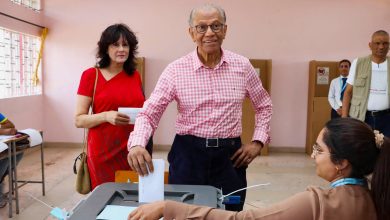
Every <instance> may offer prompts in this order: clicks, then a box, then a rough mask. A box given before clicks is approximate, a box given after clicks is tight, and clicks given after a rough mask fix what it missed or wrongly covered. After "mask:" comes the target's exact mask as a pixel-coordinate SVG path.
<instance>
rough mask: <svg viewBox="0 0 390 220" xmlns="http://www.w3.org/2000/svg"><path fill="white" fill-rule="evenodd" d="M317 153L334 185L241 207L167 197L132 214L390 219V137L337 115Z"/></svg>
mask: <svg viewBox="0 0 390 220" xmlns="http://www.w3.org/2000/svg"><path fill="white" fill-rule="evenodd" d="M312 158H313V159H314V160H315V163H316V165H317V166H316V172H317V175H318V176H319V177H321V178H323V179H325V180H327V181H329V182H330V187H329V188H328V189H321V188H319V187H308V188H307V190H306V191H304V192H301V193H298V194H296V195H294V196H292V197H290V198H288V199H286V200H284V201H282V202H280V203H278V204H275V205H271V206H269V207H268V208H261V209H260V208H259V209H251V210H245V211H241V212H231V211H226V210H220V209H215V208H210V207H202V206H195V205H188V204H184V203H178V202H173V201H161V202H156V203H151V204H146V205H142V206H140V207H139V208H138V209H136V210H135V211H133V212H132V213H130V215H129V217H128V219H159V218H160V217H164V219H267V220H271V219H279V220H283V219H300V220H313V219H319V220H325V219H343V220H349V219H351V220H352V219H354V220H367V219H370V220H387V219H390V208H389V207H390V192H389V187H390V140H389V138H387V137H384V136H383V134H380V133H379V132H377V131H374V132H373V131H372V130H371V128H370V127H369V126H368V125H366V124H365V123H363V122H361V121H358V120H356V119H352V118H338V119H334V120H331V121H329V122H328V123H327V124H326V125H325V127H324V128H323V129H322V131H321V132H320V134H319V135H318V138H317V141H316V143H315V144H314V146H313V154H312ZM371 173H372V179H371V182H370V184H368V182H367V181H368V180H367V179H366V176H367V175H369V174H371ZM368 185H370V187H368Z"/></svg>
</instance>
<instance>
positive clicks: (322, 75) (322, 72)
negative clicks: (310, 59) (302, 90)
mask: <svg viewBox="0 0 390 220" xmlns="http://www.w3.org/2000/svg"><path fill="white" fill-rule="evenodd" d="M328 84H329V67H321V66H319V67H317V85H328Z"/></svg>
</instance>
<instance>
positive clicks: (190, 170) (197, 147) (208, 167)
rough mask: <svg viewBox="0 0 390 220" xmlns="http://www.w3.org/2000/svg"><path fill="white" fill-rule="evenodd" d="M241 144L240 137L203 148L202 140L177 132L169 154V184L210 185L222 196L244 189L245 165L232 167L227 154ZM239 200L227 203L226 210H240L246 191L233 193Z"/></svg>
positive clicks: (231, 153) (203, 140) (204, 144)
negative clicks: (239, 201)
mask: <svg viewBox="0 0 390 220" xmlns="http://www.w3.org/2000/svg"><path fill="white" fill-rule="evenodd" d="M240 147H241V139H240V138H235V139H234V140H232V139H231V141H230V140H229V141H224V142H222V143H221V141H220V142H219V146H218V147H206V143H205V139H204V138H198V137H195V136H192V135H176V136H175V140H174V141H173V145H172V148H171V151H170V152H169V154H168V161H169V183H170V184H186V185H211V186H214V187H216V188H218V189H222V193H223V194H224V195H226V194H228V193H230V192H233V191H235V190H237V189H241V188H245V187H246V186H247V182H246V168H247V166H245V167H241V168H234V167H233V161H231V160H230V157H231V156H233V154H234V153H235V152H236V151H237V150H238V149H239V148H240ZM234 195H239V196H241V203H240V204H237V205H226V206H225V208H226V210H231V211H241V210H242V209H243V206H244V202H245V196H246V190H243V191H240V192H238V193H235V194H234Z"/></svg>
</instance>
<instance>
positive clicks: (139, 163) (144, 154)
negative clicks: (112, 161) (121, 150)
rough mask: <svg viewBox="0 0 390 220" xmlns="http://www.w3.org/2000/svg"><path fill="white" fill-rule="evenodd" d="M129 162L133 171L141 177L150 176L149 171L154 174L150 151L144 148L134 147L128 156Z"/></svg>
mask: <svg viewBox="0 0 390 220" xmlns="http://www.w3.org/2000/svg"><path fill="white" fill-rule="evenodd" d="M127 161H128V162H129V165H130V167H131V169H132V170H134V171H136V172H137V173H138V174H139V175H140V176H145V175H148V174H149V172H148V169H147V167H146V165H147V166H148V167H149V171H150V172H151V173H153V171H154V168H153V162H152V157H151V156H150V155H149V153H148V151H147V150H146V149H145V148H144V147H142V146H139V145H138V146H134V147H132V148H130V150H129V154H128V155H127Z"/></svg>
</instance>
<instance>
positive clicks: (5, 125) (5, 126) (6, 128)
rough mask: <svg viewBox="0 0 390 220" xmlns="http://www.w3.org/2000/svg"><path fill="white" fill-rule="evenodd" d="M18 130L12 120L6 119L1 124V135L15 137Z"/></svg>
mask: <svg viewBox="0 0 390 220" xmlns="http://www.w3.org/2000/svg"><path fill="white" fill-rule="evenodd" d="M16 132H17V130H16V128H15V125H14V123H12V121H11V120H9V119H7V118H6V119H5V120H4V121H3V122H1V123H0V135H14V134H16Z"/></svg>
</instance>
